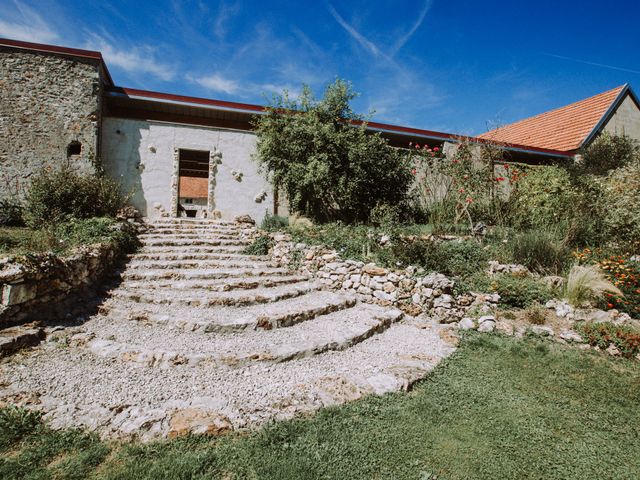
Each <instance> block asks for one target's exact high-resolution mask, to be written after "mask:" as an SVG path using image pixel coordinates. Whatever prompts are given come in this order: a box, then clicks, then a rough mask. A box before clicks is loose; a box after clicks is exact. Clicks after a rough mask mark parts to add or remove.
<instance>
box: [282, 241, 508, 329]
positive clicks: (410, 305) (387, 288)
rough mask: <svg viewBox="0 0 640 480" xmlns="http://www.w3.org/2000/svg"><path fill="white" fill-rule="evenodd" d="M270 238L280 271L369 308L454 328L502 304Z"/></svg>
mask: <svg viewBox="0 0 640 480" xmlns="http://www.w3.org/2000/svg"><path fill="white" fill-rule="evenodd" d="M271 237H272V239H273V241H274V246H273V248H272V250H271V256H272V258H273V259H274V260H275V261H276V262H277V263H278V264H280V265H281V266H286V267H291V268H298V269H301V270H302V271H304V272H307V273H308V274H310V275H313V276H315V277H316V278H318V279H319V280H320V281H321V282H322V283H324V284H326V285H327V286H328V287H329V288H331V289H333V290H342V291H345V292H349V293H352V294H355V295H356V296H357V297H358V298H359V299H360V300H361V301H364V302H369V303H376V304H379V305H383V306H391V305H393V306H395V307H397V308H400V309H401V310H403V311H404V312H405V313H407V314H409V315H413V316H416V315H419V314H422V313H425V314H427V315H429V316H431V317H434V318H437V319H438V320H439V321H440V322H442V323H454V322H458V321H460V320H461V319H463V318H465V317H466V316H467V315H468V314H469V315H471V314H473V316H481V315H484V314H488V313H491V312H492V311H493V310H494V309H495V307H496V306H497V303H498V301H499V300H500V296H499V295H498V294H495V293H494V294H482V293H471V292H470V293H465V294H462V295H457V296H454V294H453V287H454V282H453V281H452V280H450V279H449V278H447V277H446V276H445V275H442V274H440V273H428V274H425V273H424V272H421V271H419V270H418V269H417V268H416V267H407V268H405V269H395V270H391V269H387V268H383V267H379V266H377V265H375V264H372V263H367V264H365V263H364V262H358V261H355V260H343V259H341V258H340V255H339V254H338V253H337V252H336V251H334V250H330V249H328V248H325V247H322V246H317V245H314V246H309V245H306V244H304V243H295V242H293V241H292V239H291V236H290V235H288V234H273V235H271Z"/></svg>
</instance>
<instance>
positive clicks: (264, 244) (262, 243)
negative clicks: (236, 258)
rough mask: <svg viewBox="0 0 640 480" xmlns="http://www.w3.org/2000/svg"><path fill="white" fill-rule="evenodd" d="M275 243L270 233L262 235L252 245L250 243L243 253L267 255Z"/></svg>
mask: <svg viewBox="0 0 640 480" xmlns="http://www.w3.org/2000/svg"><path fill="white" fill-rule="evenodd" d="M272 245H273V240H271V237H270V236H269V235H260V236H259V237H257V238H256V239H255V240H254V241H253V243H252V244H251V245H248V246H247V247H246V248H244V250H242V253H244V254H246V255H267V254H268V253H269V249H270V248H271V246H272Z"/></svg>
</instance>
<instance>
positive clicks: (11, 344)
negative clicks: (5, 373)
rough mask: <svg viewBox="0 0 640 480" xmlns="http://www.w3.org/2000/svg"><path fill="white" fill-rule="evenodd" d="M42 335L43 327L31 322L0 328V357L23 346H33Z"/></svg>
mask: <svg viewBox="0 0 640 480" xmlns="http://www.w3.org/2000/svg"><path fill="white" fill-rule="evenodd" d="M44 337H45V333H44V329H43V328H42V327H41V326H40V325H37V324H33V323H31V324H25V325H18V326H15V327H8V328H3V329H0V358H2V357H5V356H9V355H11V354H13V353H15V352H17V351H18V350H21V349H23V348H27V347H34V346H36V345H38V344H39V343H40V342H41V341H42V340H43V339H44Z"/></svg>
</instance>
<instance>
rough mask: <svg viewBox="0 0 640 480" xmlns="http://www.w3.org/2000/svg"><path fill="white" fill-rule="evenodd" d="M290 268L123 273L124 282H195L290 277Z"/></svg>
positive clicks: (182, 269)
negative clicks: (169, 280) (201, 280)
mask: <svg viewBox="0 0 640 480" xmlns="http://www.w3.org/2000/svg"><path fill="white" fill-rule="evenodd" d="M290 274H291V270H289V269H288V268H229V269H219V268H214V269H197V268H176V269H166V268H164V269H153V270H144V269H127V270H125V271H124V272H123V273H122V278H123V279H124V280H166V279H173V280H194V279H205V280H213V279H223V278H242V277H252V276H253V277H262V276H276V275H282V276H284V275H290Z"/></svg>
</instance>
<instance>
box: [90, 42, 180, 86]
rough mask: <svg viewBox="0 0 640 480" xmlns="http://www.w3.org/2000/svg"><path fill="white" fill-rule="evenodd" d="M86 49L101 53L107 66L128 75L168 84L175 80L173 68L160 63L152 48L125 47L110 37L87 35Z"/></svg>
mask: <svg viewBox="0 0 640 480" xmlns="http://www.w3.org/2000/svg"><path fill="white" fill-rule="evenodd" d="M86 47H87V48H92V49H95V50H99V51H100V52H102V55H103V56H104V58H105V60H106V62H107V65H114V66H116V67H119V68H121V69H122V70H124V71H126V72H127V73H130V74H147V75H152V76H153V77H156V78H159V79H160V80H164V81H165V82H169V81H171V80H173V79H174V78H175V69H174V67H173V66H171V65H169V64H166V63H164V62H162V61H160V60H159V59H158V58H157V53H156V51H155V49H154V48H152V47H149V46H135V47H131V46H129V47H126V46H120V42H117V41H115V40H114V39H113V38H111V37H107V36H101V35H98V34H95V33H94V34H89V39H88V41H87V43H86Z"/></svg>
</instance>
